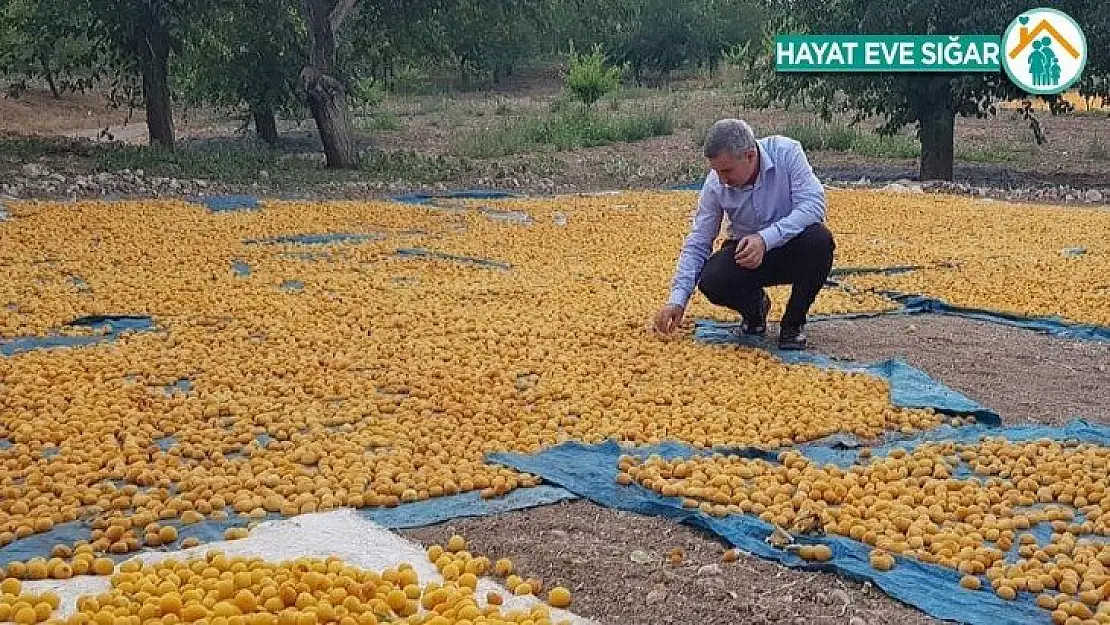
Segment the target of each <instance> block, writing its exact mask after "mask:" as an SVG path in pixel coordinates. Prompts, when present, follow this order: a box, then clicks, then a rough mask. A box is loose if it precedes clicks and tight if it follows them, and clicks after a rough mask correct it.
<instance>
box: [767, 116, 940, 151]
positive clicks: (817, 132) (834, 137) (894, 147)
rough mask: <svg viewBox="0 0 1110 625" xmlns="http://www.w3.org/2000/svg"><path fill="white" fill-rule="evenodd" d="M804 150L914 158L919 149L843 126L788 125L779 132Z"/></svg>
mask: <svg viewBox="0 0 1110 625" xmlns="http://www.w3.org/2000/svg"><path fill="white" fill-rule="evenodd" d="M779 132H780V134H784V135H786V136H788V137H791V138H793V139H797V140H798V141H800V142H801V144H802V146H803V147H804V148H805V149H806V150H830V151H835V152H852V153H855V154H861V155H864V156H874V157H878V158H916V157H917V156H919V155H920V154H921V146H920V145H919V144H918V142H917V140H916V139H914V138H913V137H907V136H904V135H895V136H893V137H882V136H879V135H877V134H874V133H865V132H863V131H861V130H859V129H857V128H852V127H850V126H847V125H844V124H791V125H789V126H787V127H785V128H784V129H782V130H781V131H779Z"/></svg>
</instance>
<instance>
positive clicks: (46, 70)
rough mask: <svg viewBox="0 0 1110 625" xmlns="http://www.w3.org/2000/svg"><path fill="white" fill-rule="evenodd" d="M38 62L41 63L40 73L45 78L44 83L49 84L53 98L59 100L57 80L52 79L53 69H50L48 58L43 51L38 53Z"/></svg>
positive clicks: (60, 95) (60, 97) (60, 96)
mask: <svg viewBox="0 0 1110 625" xmlns="http://www.w3.org/2000/svg"><path fill="white" fill-rule="evenodd" d="M39 62H40V63H42V74H43V77H45V78H46V84H47V85H50V95H52V96H54V99H55V100H61V99H62V94H61V93H60V92H59V91H58V82H57V81H56V80H54V70H52V69H50V60H49V58H48V57H47V56H46V54H45V53H41V54H40V55H39Z"/></svg>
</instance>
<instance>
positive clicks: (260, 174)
mask: <svg viewBox="0 0 1110 625" xmlns="http://www.w3.org/2000/svg"><path fill="white" fill-rule="evenodd" d="M258 177H259V178H262V179H263V180H265V179H266V178H269V177H270V172H268V171H266V170H265V169H262V170H259V172H258Z"/></svg>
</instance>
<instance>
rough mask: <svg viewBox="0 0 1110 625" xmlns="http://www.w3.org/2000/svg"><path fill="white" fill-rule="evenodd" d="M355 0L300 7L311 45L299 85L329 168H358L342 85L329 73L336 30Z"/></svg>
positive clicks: (317, 0) (307, 1)
mask: <svg viewBox="0 0 1110 625" xmlns="http://www.w3.org/2000/svg"><path fill="white" fill-rule="evenodd" d="M356 2H357V0H303V4H302V8H303V10H304V13H305V22H307V24H308V33H309V37H310V41H311V47H310V48H309V54H308V65H307V66H306V67H305V68H304V69H302V70H301V75H300V84H301V89H302V90H303V92H304V94H305V96H306V98H307V99H308V107H309V109H310V110H311V111H312V118H313V119H315V120H316V128H317V130H318V131H319V133H320V142H321V143H323V144H324V156H325V157H326V159H327V166H328V167H329V168H332V169H354V168H356V167H358V150H357V149H356V147H355V138H354V128H353V127H352V125H351V115H350V112H349V111H348V109H347V94H346V90H345V89H344V88H343V84H342V83H341V82H339V81H338V80H336V79H335V78H334V77H332V76H330V75H329V74H328V72H330V71H331V67H332V63H333V61H334V59H335V50H336V47H337V42H336V32H335V31H336V29H337V28H338V27H339V25H340V24H341V23H342V21H343V20H344V19H345V18H346V16H347V15H348V14H349V13H350V11H351V10H353V8H354V5H355V4H356Z"/></svg>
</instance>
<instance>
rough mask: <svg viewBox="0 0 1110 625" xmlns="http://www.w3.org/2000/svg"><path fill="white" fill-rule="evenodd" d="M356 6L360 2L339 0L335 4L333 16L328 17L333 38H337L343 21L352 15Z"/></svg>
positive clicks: (356, 0) (332, 11)
mask: <svg viewBox="0 0 1110 625" xmlns="http://www.w3.org/2000/svg"><path fill="white" fill-rule="evenodd" d="M356 4H358V0H339V1H338V2H336V3H335V8H334V9H332V10H331V14H330V15H328V22H329V23H330V25H331V34H332V37H336V36H337V34H338V33H339V27H340V26H341V25H342V24H343V20H345V19H347V16H348V15H350V14H351V11H352V10H354V8H355V5H356Z"/></svg>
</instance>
